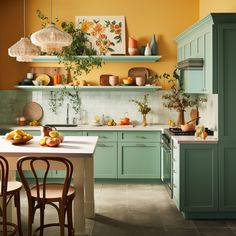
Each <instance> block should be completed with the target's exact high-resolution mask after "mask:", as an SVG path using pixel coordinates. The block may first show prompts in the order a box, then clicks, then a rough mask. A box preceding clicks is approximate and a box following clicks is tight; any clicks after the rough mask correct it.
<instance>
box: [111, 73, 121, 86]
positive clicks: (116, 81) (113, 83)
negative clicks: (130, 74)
mask: <svg viewBox="0 0 236 236" xmlns="http://www.w3.org/2000/svg"><path fill="white" fill-rule="evenodd" d="M109 84H110V85H111V86H116V85H118V84H119V77H118V76H116V75H110V76H109Z"/></svg>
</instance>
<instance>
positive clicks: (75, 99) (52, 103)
mask: <svg viewBox="0 0 236 236" xmlns="http://www.w3.org/2000/svg"><path fill="white" fill-rule="evenodd" d="M66 98H67V99H68V100H69V101H70V102H71V104H72V108H73V110H74V111H75V114H78V113H79V111H80V108H81V99H80V96H79V90H78V87H76V86H74V87H73V91H68V90H67V89H66V87H64V88H62V89H61V90H59V91H56V92H55V91H51V94H50V99H49V109H50V110H51V111H52V112H53V113H55V114H57V112H58V108H59V107H61V106H62V104H63V103H64V100H65V99H66Z"/></svg>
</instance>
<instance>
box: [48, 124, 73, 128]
mask: <svg viewBox="0 0 236 236" xmlns="http://www.w3.org/2000/svg"><path fill="white" fill-rule="evenodd" d="M45 126H52V127H76V126H77V125H75V124H46V125H45Z"/></svg>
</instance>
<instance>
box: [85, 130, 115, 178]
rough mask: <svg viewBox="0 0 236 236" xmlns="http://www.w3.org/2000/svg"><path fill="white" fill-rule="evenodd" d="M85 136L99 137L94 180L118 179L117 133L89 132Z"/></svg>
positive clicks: (95, 154) (95, 156) (95, 155)
mask: <svg viewBox="0 0 236 236" xmlns="http://www.w3.org/2000/svg"><path fill="white" fill-rule="evenodd" d="M83 134H84V135H85V136H98V143H97V146H96V150H95V153H94V178H106V179H109V178H112V179H113V178H114V179H117V132H113V131H88V132H83Z"/></svg>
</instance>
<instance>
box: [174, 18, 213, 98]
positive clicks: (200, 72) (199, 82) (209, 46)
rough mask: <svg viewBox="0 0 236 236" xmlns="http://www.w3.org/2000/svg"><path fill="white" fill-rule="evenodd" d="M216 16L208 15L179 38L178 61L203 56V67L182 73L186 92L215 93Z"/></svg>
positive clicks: (177, 39)
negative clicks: (214, 37)
mask: <svg viewBox="0 0 236 236" xmlns="http://www.w3.org/2000/svg"><path fill="white" fill-rule="evenodd" d="M213 25H214V18H213V16H212V15H208V16H207V17H205V18H203V19H202V20H200V21H199V22H197V23H196V24H194V25H192V26H191V27H190V28H188V29H187V30H185V31H184V32H183V33H181V34H180V35H179V36H178V37H177V38H176V42H177V55H178V56H177V60H178V62H180V61H183V60H186V59H190V58H202V59H203V68H202V69H197V70H196V69H194V70H193V68H191V69H189V70H184V72H183V73H182V76H183V82H184V90H185V92H186V93H208V94H209V93H214V92H215V87H214V85H215V84H214V81H213V57H212V56H213V43H214V42H213V29H214V27H213Z"/></svg>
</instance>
